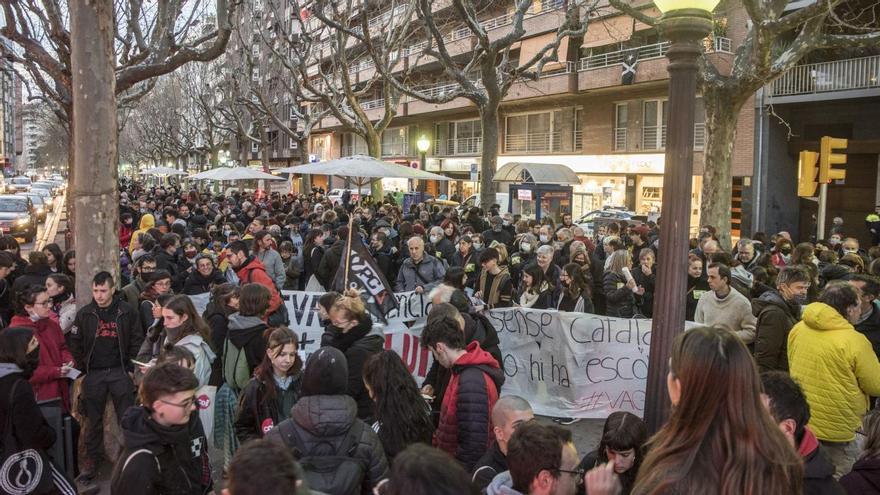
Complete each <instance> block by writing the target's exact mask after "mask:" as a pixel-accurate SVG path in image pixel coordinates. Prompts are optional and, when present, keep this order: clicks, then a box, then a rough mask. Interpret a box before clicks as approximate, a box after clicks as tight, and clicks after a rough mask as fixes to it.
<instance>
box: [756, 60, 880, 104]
mask: <svg viewBox="0 0 880 495" xmlns="http://www.w3.org/2000/svg"><path fill="white" fill-rule="evenodd" d="M871 88H880V55H875V56H873V57H862V58H851V59H847V60H836V61H834V62H820V63H816V64H806V65H799V66H797V67H795V68H793V69H791V70H789V71H788V72H786V73H785V74H783V75H782V76H781V77H779V78H778V79H776V80H775V81H773V83H772V84H771V85H770V96H792V95H804V94H815V93H827V92H831V91H848V90H855V89H871Z"/></svg>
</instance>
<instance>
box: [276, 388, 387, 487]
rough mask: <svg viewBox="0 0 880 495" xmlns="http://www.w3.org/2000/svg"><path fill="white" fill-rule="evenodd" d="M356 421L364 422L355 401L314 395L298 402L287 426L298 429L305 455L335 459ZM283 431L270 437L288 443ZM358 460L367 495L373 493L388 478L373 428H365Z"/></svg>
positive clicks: (358, 451)
mask: <svg viewBox="0 0 880 495" xmlns="http://www.w3.org/2000/svg"><path fill="white" fill-rule="evenodd" d="M355 421H361V420H359V419H357V404H355V402H354V399H352V398H351V397H349V396H347V395H310V396H307V397H303V398H301V399H300V400H299V401H297V403H296V405H295V406H293V414H291V417H290V419H286V420H284V422H283V423H288V422H289V423H292V425H293V427H294V428H296V432H297V435H298V436H299V438H300V439H302V441H303V443H304V444H305V445H304V446H303V447H304V448H303V450H304V451H305V452H308V453H309V454H310V455H311V456H319V455H321V454H322V453H324V452H326V455H328V456H331V455H335V453H336V452H337V451H338V450H339V449H340V448H341V447H342V442H343V441H344V440H345V437H346V435H347V434H348V430H350V429H351V427H352V425H353V424H354V422H355ZM279 426H280V425H279ZM281 431H282V429H281V428H279V427H275V428H273V429H272V430H270V431H269V433H268V434H267V435H266V437H267V438H272V439H275V440H278V441H284V439H283V435H282V434H281ZM285 445H287V443H286V442H285ZM355 457H357V458H358V459H360V460H362V461H363V462H364V466H365V468H366V477H365V479H364V491H363V493H371V491H370V490H371V489H372V488H373V487H374V486H376V484H377V483H379V482H380V481H382V480H383V479H385V478H387V477H388V460H387V459H386V458H385V452H384V451H383V450H382V442H380V441H379V436H378V435H376V432H374V431H373V429H372V428H370V427H369V426H366V425H362V429H361V438H360V441H359V442H358V446H357V448H356V449H355Z"/></svg>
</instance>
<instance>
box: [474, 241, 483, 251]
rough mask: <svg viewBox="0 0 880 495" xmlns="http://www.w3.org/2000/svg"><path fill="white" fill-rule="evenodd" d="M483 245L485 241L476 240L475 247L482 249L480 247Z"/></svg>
mask: <svg viewBox="0 0 880 495" xmlns="http://www.w3.org/2000/svg"><path fill="white" fill-rule="evenodd" d="M482 247H483V243H482V242H475V243H474V249H480V248H482Z"/></svg>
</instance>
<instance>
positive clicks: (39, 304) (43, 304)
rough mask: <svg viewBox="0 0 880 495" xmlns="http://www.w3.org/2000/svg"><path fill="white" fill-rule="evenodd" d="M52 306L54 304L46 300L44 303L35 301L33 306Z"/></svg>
mask: <svg viewBox="0 0 880 495" xmlns="http://www.w3.org/2000/svg"><path fill="white" fill-rule="evenodd" d="M50 304H52V302H51V301H50V300H48V299H46V300H45V301H42V302H37V301H34V304H33V305H34V306H49V305H50Z"/></svg>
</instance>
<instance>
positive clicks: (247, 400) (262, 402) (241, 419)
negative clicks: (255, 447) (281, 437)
mask: <svg viewBox="0 0 880 495" xmlns="http://www.w3.org/2000/svg"><path fill="white" fill-rule="evenodd" d="M268 387H272V388H274V389H275V398H274V399H272V400H269V399H268V398H266V390H267V388H268ZM300 387H301V381H300V377H299V376H294V377H293V381H292V382H291V384H290V387H288V388H287V390H286V391H284V390H281V389H280V388H279V387H278V386H277V385H276V384H275V383H268V382H266V381H264V380H263V379H261V378H259V377H257V376H255V377H253V378H251V381H250V382H248V384H247V386H246V387H244V390H242V391H241V398H240V399H239V402H238V408H237V409H236V413H235V435H236V436H237V437H238V440H239V441H240V442H241V443H245V442H246V441H248V440H253V439H258V438H261V437H262V436H263V435H265V434H266V432H267V431H268V430H270V429H272V428H273V427H274V426H275V425H278V424H280V423H281V422H282V421H284V420H285V419H287V418H289V417H290V414H291V411H292V409H287V410H285V409H284V408H282V402H283V401H282V395H283V394H285V393H286V394H290V396H289V397H288V399H289V400H290V403H291V404H295V403H296V401H297V399H299V394H300Z"/></svg>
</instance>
